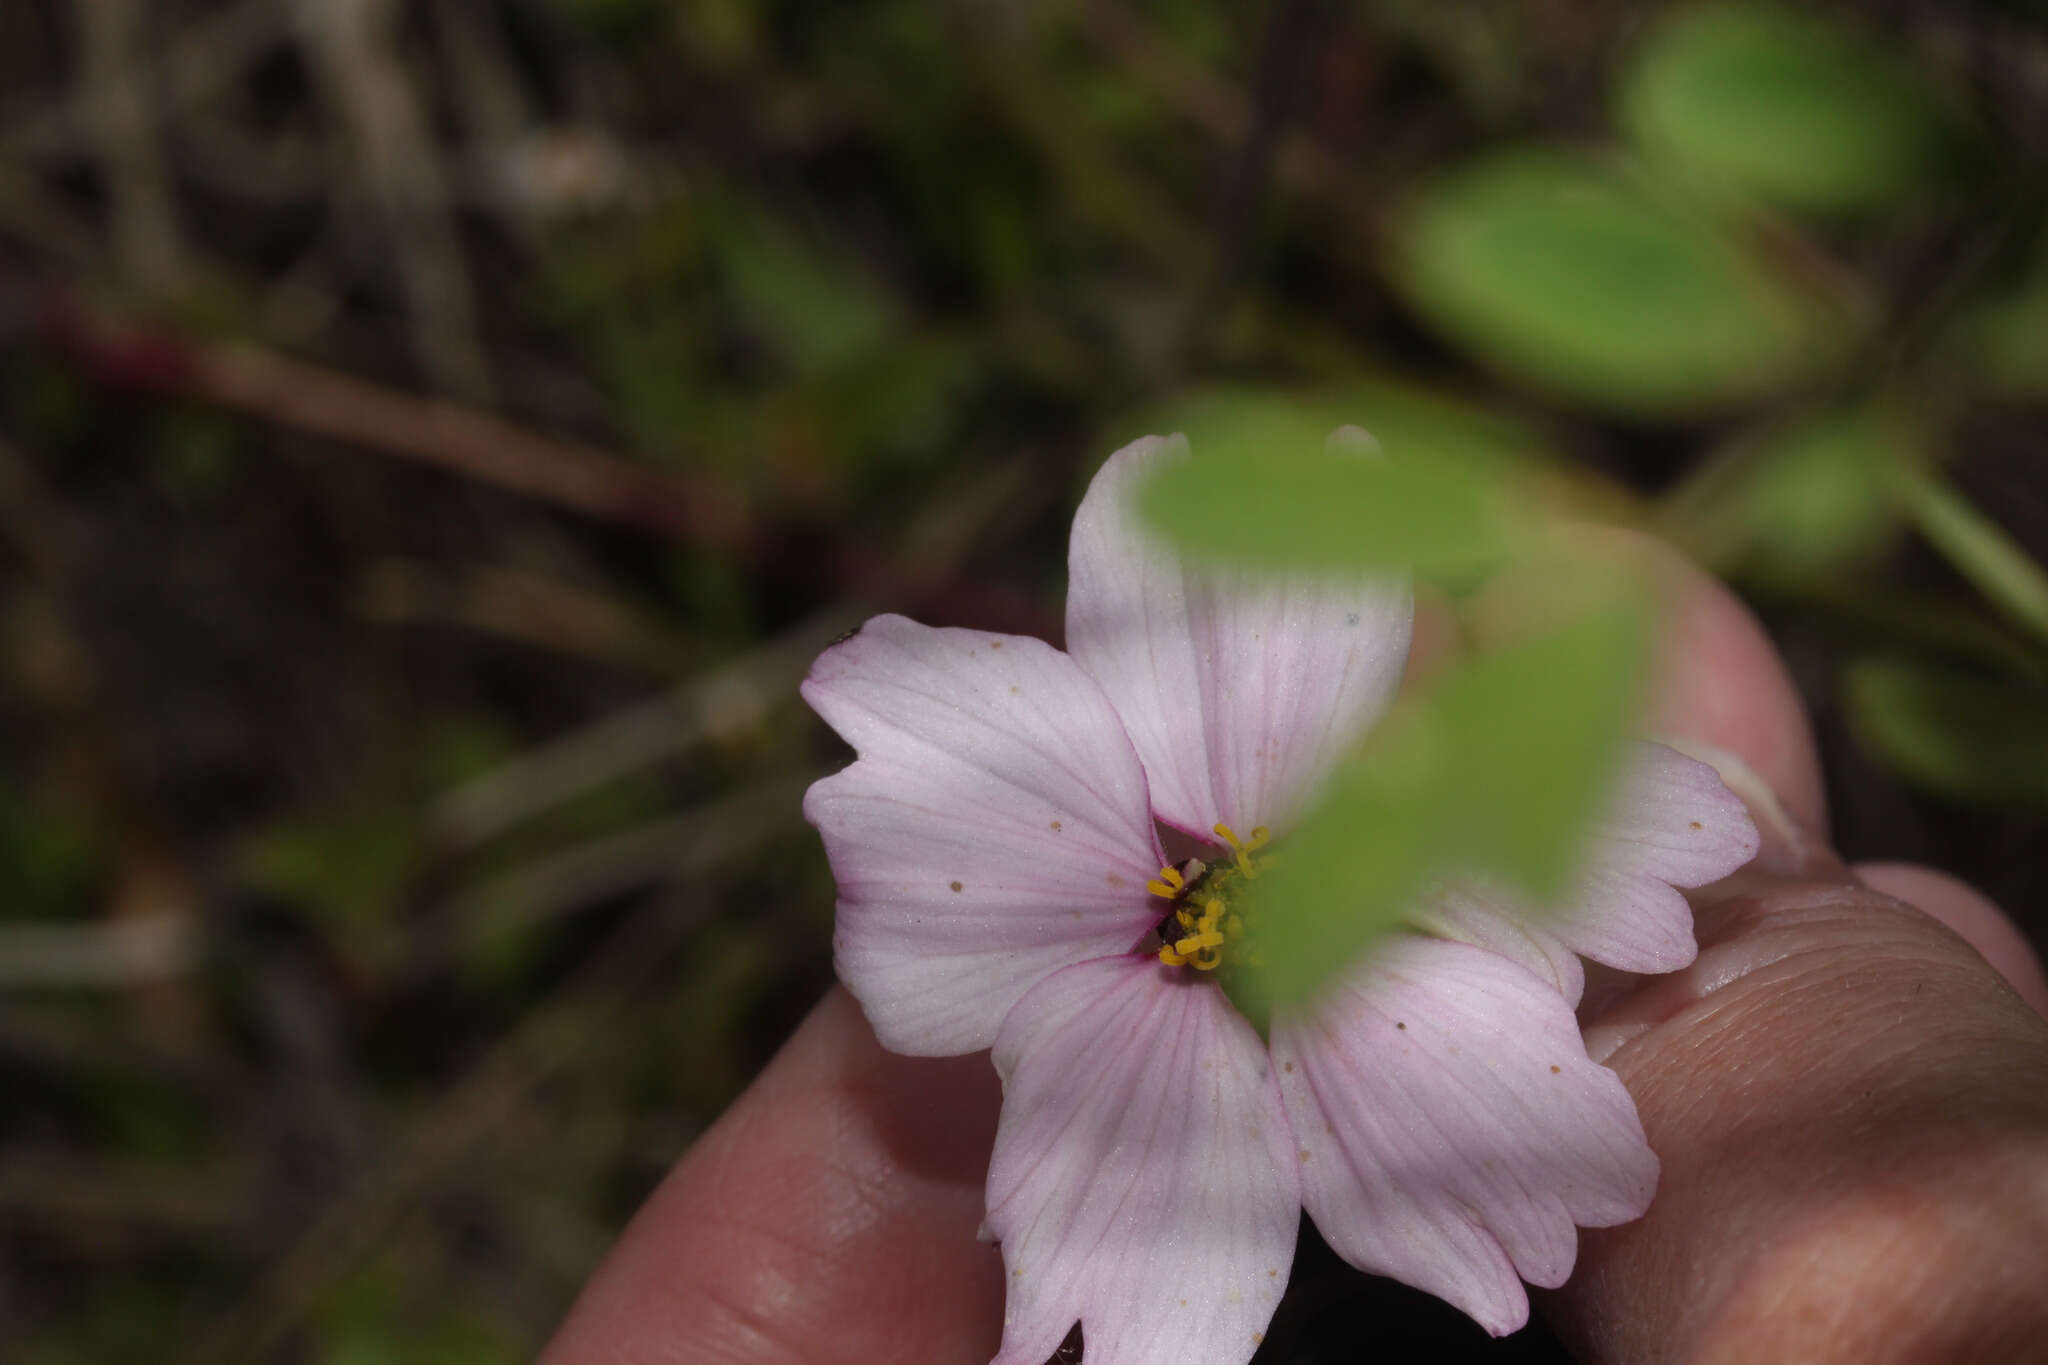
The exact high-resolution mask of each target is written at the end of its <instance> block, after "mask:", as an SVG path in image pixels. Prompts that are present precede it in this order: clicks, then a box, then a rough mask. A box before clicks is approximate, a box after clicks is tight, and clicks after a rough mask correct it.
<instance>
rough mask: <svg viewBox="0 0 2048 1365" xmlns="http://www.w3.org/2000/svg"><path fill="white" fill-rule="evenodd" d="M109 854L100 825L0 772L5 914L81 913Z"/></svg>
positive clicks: (0, 901) (0, 913) (0, 894)
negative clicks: (85, 819)
mask: <svg viewBox="0 0 2048 1365" xmlns="http://www.w3.org/2000/svg"><path fill="white" fill-rule="evenodd" d="M110 856H111V850H110V849H109V848H108V847H107V844H106V841H105V837H104V835H103V834H102V833H101V831H99V830H98V829H95V828H94V827H93V826H91V825H90V824H88V823H87V822H86V821H84V820H82V819H80V818H79V816H78V813H77V812H75V811H73V810H72V809H71V808H70V807H69V806H68V805H67V804H65V803H64V802H62V801H54V800H50V799H48V798H47V797H40V796H39V794H38V793H35V792H31V791H24V790H21V789H19V788H17V787H16V786H15V785H14V784H13V783H12V782H10V781H8V780H7V779H6V778H5V777H4V776H0V920H11V919H55V918H60V917H69V916H73V915H78V914H82V913H83V912H85V911H86V910H87V909H89V908H90V905H89V901H90V895H91V892H92V889H93V887H94V886H95V885H96V884H98V882H99V881H100V880H101V879H102V878H103V877H104V876H105V875H106V874H107V870H108V864H109V861H110Z"/></svg>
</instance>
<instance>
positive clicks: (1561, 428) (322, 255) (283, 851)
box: [0, 0, 2048, 1365]
mask: <svg viewBox="0 0 2048 1365" xmlns="http://www.w3.org/2000/svg"><path fill="white" fill-rule="evenodd" d="M0 92H4V94H0V632H4V640H5V649H4V655H0V659H4V664H5V671H4V674H0V744H4V746H5V747H4V754H5V761H4V764H0V1087H4V1092H0V1093H4V1095H5V1099H4V1105H0V1357H4V1358H5V1359H6V1360H8V1361H21V1362H32V1363H33V1365H70V1363H72V1362H87V1361H93V1362H97V1361H118V1360H131V1359H138V1358H144V1357H145V1356H146V1357H147V1358H149V1359H152V1360H171V1361H188V1362H193V1363H194V1365H204V1363H205V1362H228V1361H294V1362H296V1361H307V1362H320V1363H321V1365H345V1363H350V1365H352V1363H353V1362H368V1361H380V1362H382V1361H479V1362H492V1361H516V1360H521V1359H525V1358H527V1357H529V1356H530V1355H531V1354H532V1352H533V1351H534V1350H535V1349H536V1347H537V1345H538V1343H539V1342H541V1341H542V1340H544V1338H545V1336H546V1334H547V1333H548V1332H549V1330H550V1329H551V1327H552V1326H553V1324H554V1323H555V1322H556V1321H557V1320H558V1318H559V1316H560V1314H561V1313H562V1311H563V1310H564V1308H565V1307H566V1306H567V1304H568V1302H569V1300H570V1298H571V1297H572V1296H573V1294H574V1293H575V1291H576V1289H577V1287H578V1285H579V1284H580V1282H581V1280H582V1278H583V1277H584V1276H585V1275H586V1274H587V1273H588V1272H589V1270H590V1268H591V1267H592V1266H593V1265H594V1263H595V1261H596V1259H597V1258H598V1257H599V1256H600V1255H601V1254H602V1252H603V1251H604V1249H605V1247H606V1246H607V1245H608V1243H609V1241H610V1240H611V1238H612V1237H613V1236H614V1235H615V1234H616V1232H617V1230H618V1229H619V1228H620V1227H621V1226H622V1224H623V1221H624V1219H625V1218H626V1217H627V1216H628V1214H629V1213H630V1211H631V1210H632V1208H633V1207H634V1206H635V1205H636V1204H637V1202H638V1201H639V1200H640V1199H641V1198H642V1197H643V1196H644V1195H645V1193H646V1192H647V1190H648V1189H649V1188H650V1187H651V1185H652V1183H653V1182H654V1181H655V1180H656V1179H657V1178H658V1177H659V1176H660V1174H661V1173H662V1171H663V1170H664V1169H665V1168H666V1167H667V1166H668V1164H669V1163H670V1162H671V1161H673V1159H674V1158H675V1157H676V1155H677V1154H678V1153H679V1152H680V1151H682V1150H683V1148H685V1147H686V1146H687V1145H688V1143H689V1142H690V1141H691V1139H692V1137H693V1136H694V1135H695V1134H696V1133H698V1132H699V1131H701V1130H702V1128H703V1127H704V1126H705V1125H706V1124H707V1123H708V1122H710V1121H711V1120H712V1119H713V1118H714V1117H715V1116H716V1115H717V1113H718V1112H719V1110H720V1108H721V1107H722V1106H723V1105H724V1103H725V1102H726V1101H727V1100H729V1099H730V1098H731V1096H732V1095H733V1094H734V1093H735V1092H736V1091H737V1089H738V1088H739V1087H740V1086H741V1085H742V1084H744V1082H745V1081H746V1079H747V1078H748V1076H749V1075H750V1074H752V1072H753V1071H754V1070H756V1069H757V1068H758V1067H759V1065H760V1064H761V1063H762V1062H763V1061H764V1060H765V1058H766V1057H767V1056H768V1055H769V1053H770V1052H772V1050H773V1048H774V1047H775V1045H776V1043H777V1042H778V1041H779V1039H780V1038H781V1037H782V1036H783V1035H784V1033H785V1032H786V1031H787V1030H788V1029H789V1028H790V1027H791V1026H792V1025H793V1023H794V1021H795V1020H796V1019H797V1018H799V1017H800V1016H801V1014H802V1013H803V1011H804V1010H805V1009H806V1008H807V1007H808V1006H809V1004H810V1003H811V1001H812V1000H813V999H814V998H815V997H816V995H817V993H818V992H819V991H820V990H821V989H822V988H823V987H824V985H825V984H826V983H827V981H828V980H829V977H830V962H829V947H828V936H829V924H830V916H831V901H832V891H831V883H830V879H829V877H828V875H827V873H826V870H825V866H824V861H823V858H822V856H821V855H820V853H819V850H818V848H817V845H816V841H815V839H814V837H813V836H812V835H811V833H810V832H809V831H808V830H807V829H806V828H805V827H804V826H803V824H802V822H801V819H800V817H799V814H798V806H797V802H798V796H799V793H800V792H801V790H802V788H803V786H804V784H805V783H806V782H807V781H808V780H810V779H811V778H813V777H815V776H817V775H819V774H820V773H822V772H824V771H828V770H829V769H830V768H832V767H834V766H836V765H837V763H838V762H839V761H840V760H841V751H839V750H838V749H837V748H836V747H835V745H834V743H833V742H832V741H831V740H830V739H829V737H828V736H827V735H826V734H825V733H824V731H823V729H822V727H821V726H820V725H818V724H817V723H816V722H815V721H814V720H813V719H812V718H811V717H810V716H809V714H808V713H807V712H806V711H804V710H803V709H802V707H801V706H800V705H799V704H798V703H797V701H796V698H795V692H794V684H795V682H796V680H797V679H798V678H799V677H800V676H801V673H802V670H803V669H804V667H805V666H806V665H807V664H808V662H809V659H810V657H811V656H812V655H813V654H814V653H815V652H816V650H817V649H818V648H819V647H820V646H821V645H822V644H823V643H824V642H826V641H828V640H830V639H831V638H832V637H833V636H834V635H835V634H837V633H838V632H839V631H841V630H842V629H844V628H845V627H847V626H849V625H851V624H853V623H854V622H856V621H858V620H859V619H861V618H862V617H863V616H864V615H866V614H868V613H870V612H872V611H874V610H878V609H891V610H899V611H904V612H907V613H910V614H912V615H916V616H918V617H920V618H922V619H925V620H928V621H933V622H938V623H948V624H972V625H977V626H981V627H986V628H993V629H1006V630H1022V631H1029V632H1032V633H1037V634H1045V635H1050V636H1055V637H1056V635H1057V631H1058V621H1059V603H1060V599H1061V594H1062V588H1063V576H1064V548H1065V532H1066V519H1067V517H1068V515H1069V513H1070V510H1071V507H1072V504H1073V501H1074V498H1075V497H1076V496H1077V494H1078V491H1079V489H1080V487H1081V485H1082V483H1083V481H1084V480H1085V478H1086V477H1087V475H1088V473H1090V472H1091V471H1092V470H1093V468H1094V466H1095V464H1096V463H1097V462H1098V461H1099V460H1100V459H1101V457H1102V456H1103V455H1104V454H1106V453H1107V451H1108V450H1109V449H1110V448H1111V447H1112V445H1113V444H1114V443H1115V442H1117V441H1119V440H1121V439H1122V438H1123V437H1125V436H1127V435H1129V434H1132V426H1131V422H1132V420H1133V419H1132V418H1131V416H1130V414H1131V413H1133V412H1134V411H1142V410H1143V409H1144V407H1145V406H1146V405H1148V404H1153V403H1157V402H1159V401H1161V400H1163V399H1167V398H1170V397H1172V396H1174V395H1177V394H1182V393H1185V392H1187V391H1189V390H1190V389H1192V388H1195V387H1197V386H1202V385H1207V384H1214V383H1217V382H1228V383H1231V384H1235V385H1240V386H1243V385H1251V386H1264V387H1265V388H1268V389H1270V388H1273V387H1274V386H1288V385H1308V386H1314V387H1316V388H1317V389H1318V390H1319V391H1329V390H1332V389H1340V390H1341V391H1343V392H1344V393H1345V394H1347V395H1350V396H1351V398H1352V399H1353V400H1354V402H1355V408H1356V411H1355V415H1354V416H1353V417H1352V418H1351V420H1355V421H1358V422H1361V423H1363V424H1365V425H1367V426H1370V427H1373V428H1374V429H1375V430H1376V431H1379V432H1380V433H1381V435H1382V438H1383V439H1386V440H1387V441H1388V442H1389V445H1390V446H1391V447H1394V448H1397V449H1399V450H1400V451H1401V452H1403V453H1404V454H1406V455H1409V456H1411V457H1415V458H1424V459H1426V458H1428V457H1429V456H1430V455H1431V454H1432V453H1435V452H1438V451H1443V452H1451V451H1460V452H1470V451H1472V450H1482V451H1487V452H1497V453H1500V454H1503V455H1506V456H1509V457H1512V458H1514V459H1515V460H1517V461H1518V462H1520V467H1525V468H1528V469H1533V470H1535V471H1537V473H1538V475H1539V477H1538V478H1536V479H1535V480H1533V481H1532V482H1531V484H1530V487H1531V489H1532V492H1531V494H1530V496H1532V497H1541V498H1543V499H1546V500H1548V501H1549V502H1551V503H1553V504H1554V505H1555V507H1556V508H1557V509H1558V510H1560V511H1563V512H1565V513H1566V514H1569V515H1577V516H1596V517H1605V518H1611V519H1616V520H1622V521H1627V522H1631V523H1635V524H1639V525H1645V526H1648V527H1651V528H1653V529H1656V530H1658V531H1659V532H1660V533H1662V534H1664V535H1667V536H1669V537H1671V538H1672V539H1673V540H1675V541H1676V542H1678V543H1679V544H1681V545H1682V546H1684V547H1685V548H1686V549H1688V550H1689V551H1690V552H1691V553H1693V554H1695V555H1697V556H1699V557H1700V558H1701V559H1703V560H1704V561H1705V562H1706V563H1708V564H1710V565H1711V566H1713V567H1714V568H1716V569H1717V570H1719V571H1720V572H1722V573H1724V574H1726V575H1728V576H1729V577H1730V578H1731V579H1732V580H1733V581H1734V582H1735V583H1736V584H1737V585H1738V586H1739V587H1740V588H1741V589H1742V590H1743V591H1744V592H1745V593H1746V595H1747V596H1748V597H1749V599H1750V600H1751V601H1752V602H1753V603H1754V604H1755V605H1756V607H1757V608H1758V610H1759V611H1760V612H1761V613H1762V614H1763V615H1764V617H1765V619H1766V620H1767V622H1768V623H1769V624H1770V626H1771V627H1772V629H1773V631H1774V633H1775V635H1776V637H1777V639H1778V640H1779V642H1780V643H1781V645H1782V646H1783V648H1784V649H1785V651H1786V652H1787V654H1788V656H1789V657H1790V659H1791V660H1792V663H1793V665H1794V668H1795V671H1796V673H1797V675H1798V678H1799V681H1800V684H1801V686H1802V688H1803V689H1804V693H1805V696H1806V698H1807V700H1808V702H1809V704H1810V706H1811V708H1812V713H1813V716H1814V719H1815V722H1816V725H1817V727H1818V731H1819V734H1820V738H1821V742H1822V746H1823V750H1824V753H1825V756H1826V760H1827V764H1828V776H1829V783H1830V796H1831V798H1832V800H1833V803H1834V810H1835V818H1836V821H1837V828H1836V836H1837V839H1838V841H1839V843H1840V844H1841V846H1842V847H1843V849H1844V851H1845V852H1846V853H1848V854H1849V855H1851V856H1857V857H1867V856H1888V857H1910V858H1919V859H1925V860H1928V861H1931V862H1934V863H1938V864H1941V865H1943V866H1946V867H1949V868H1952V869H1954V870H1955V871H1957V872H1959V873H1961V874H1963V875H1965V876H1967V877H1969V878H1971V879H1973V880H1974V881H1976V882H1977V883H1978V884H1979V885H1980V886H1982V887H1984V888H1985V889H1986V890H1988V891H1989V892H1990V893H1991V894H1993V895H1994V896H1996V897H1998V898H1999V899H2000V900H2002V901H2003V902H2004V903H2005V904H2006V905H2008V906H2010V907H2012V908H2013V909H2014V910H2015V911H2016V912H2018V913H2019V914H2021V915H2022V916H2023V917H2027V918H2028V920H2029V924H2030V926H2031V928H2032V930H2033V931H2034V932H2035V933H2036V936H2037V940H2038V938H2039V933H2040V930H2041V928H2042V924H2043V920H2042V913H2043V909H2044V907H2048V895H2044V882H2048V877H2044V859H2043V856H2042V849H2043V848H2044V847H2048V837H2044V836H2048V576H2044V574H2043V572H2042V570H2041V568H2040V565H2041V563H2042V560H2043V557H2044V555H2048V472H2044V456H2043V451H2042V436H2043V431H2044V427H2043V416H2044V408H2048V11H2044V9H2043V7H2042V6H2041V5H2039V4H2037V3H2033V2H2032V0H2007V3H1977V4H1972V3H1964V2H1963V0H1883V2H1881V3H1880V2H1878V0H1872V2H1871V3H1865V4H1861V5H1853V6H1852V5H1846V4H1843V5H1811V6H1799V7H1792V8H1766V7H1760V6H1755V5H1729V4H1719V5H1712V6H1701V5H1682V6H1666V5H1662V4H1637V3H1621V2H1620V0H1475V2H1474V3H1470V4H1461V5H1441V4H1436V3H1429V2H1428V0H1348V2H1345V0H1274V2H1273V3H1266V4H1259V5H1229V4H1224V3H1220V0H1211V2H1206V3H1195V2H1194V0H1057V2H1055V0H1047V2H1046V3H1034V4H1014V3H1001V2H1000V0H940V2H934V0H864V2H863V3H860V4H846V3H842V2H841V0H433V2H432V3H420V4H399V3H388V2H387V0H290V3H285V2H284V0H73V2H72V3H65V0H9V3H7V4H6V5H4V6H0ZM1315 1255H1316V1253H1315V1252H1314V1251H1313V1249H1311V1251H1310V1252H1309V1253H1308V1256H1309V1260H1310V1262H1311V1264H1309V1265H1307V1266H1305V1267H1304V1272H1303V1273H1302V1274H1300V1275H1298V1277H1297V1292H1296V1295H1295V1296H1294V1298H1293V1299H1292V1300H1291V1305H1292V1306H1291V1307H1290V1308H1288V1309H1285V1310H1283V1313H1282V1319H1281V1321H1280V1322H1279V1323H1278V1324H1276V1331H1275V1334H1274V1337H1275V1339H1274V1342H1273V1343H1272V1345H1271V1349H1270V1350H1269V1351H1268V1352H1267V1353H1265V1354H1266V1356H1269V1357H1270V1358H1272V1359H1274V1360H1279V1359H1291V1360H1315V1359H1326V1358H1328V1359H1335V1358H1346V1359H1348V1358H1351V1351H1350V1348H1347V1347H1344V1346H1343V1345H1342V1341H1343V1340H1344V1338H1342V1337H1341V1335H1337V1336H1333V1335H1331V1333H1332V1331H1334V1330H1335V1329H1327V1328H1326V1327H1325V1326H1323V1325H1322V1318H1321V1317H1319V1316H1318V1313H1319V1311H1320V1309H1323V1308H1328V1307H1329V1306H1330V1305H1332V1304H1347V1305H1348V1304H1355V1303H1356V1301H1357V1296H1358V1295H1360V1294H1363V1293H1381V1292H1383V1291H1381V1290H1376V1289H1375V1290H1368V1289H1365V1288H1361V1287H1360V1285H1359V1284H1358V1283H1357V1282H1356V1281H1354V1280H1350V1279H1345V1278H1343V1277H1342V1276H1339V1275H1338V1274H1337V1273H1336V1271H1335V1270H1334V1269H1333V1268H1332V1267H1330V1266H1329V1265H1328V1263H1327V1258H1325V1259H1324V1260H1323V1261H1320V1262H1317V1261H1315V1259H1314V1258H1315ZM1414 1314H1419V1315H1420V1316H1421V1317H1424V1318H1428V1317H1429V1312H1428V1310H1426V1309H1423V1308H1415V1309H1414ZM1322 1316H1323V1317H1344V1318H1346V1319H1347V1320H1348V1321H1351V1322H1354V1323H1355V1321H1356V1317H1355V1315H1354V1314H1350V1313H1348V1312H1347V1313H1343V1314H1337V1313H1334V1312H1333V1313H1324V1314H1323V1315H1322ZM1429 1320H1430V1321H1431V1322H1435V1323H1437V1324H1438V1325H1439V1326H1440V1327H1442V1329H1443V1330H1445V1331H1448V1332H1451V1333H1452V1334H1453V1335H1455V1334H1456V1333H1458V1332H1459V1331H1460V1330H1462V1329H1459V1328H1458V1327H1457V1326H1456V1324H1455V1323H1450V1324H1448V1325H1446V1324H1445V1323H1444V1322H1443V1320H1442V1319H1441V1318H1430V1319H1429ZM1390 1324H1391V1325H1390ZM1345 1330H1348V1331H1356V1330H1357V1329H1356V1327H1355V1326H1354V1327H1350V1328H1346V1329H1345ZM1371 1330H1372V1333H1373V1337H1372V1339H1373V1340H1374V1341H1375V1342H1377V1343H1378V1344H1379V1345H1380V1347H1381V1348H1382V1349H1383V1350H1392V1349H1396V1348H1398V1347H1399V1345H1400V1344H1401V1342H1403V1341H1405V1340H1407V1338H1405V1337H1403V1336H1402V1335H1401V1333H1402V1332H1404V1331H1406V1330H1407V1329H1406V1328H1405V1327H1402V1326H1400V1325H1399V1323H1398V1322H1397V1321H1396V1320H1395V1319H1390V1318H1386V1317H1376V1318H1375V1319H1373V1321H1372V1323H1371ZM1417 1330H1422V1329H1419V1328H1418V1329H1417ZM1431 1330H1436V1329H1435V1328H1432V1329H1431ZM1474 1335H1476V1333H1475V1334H1474ZM1460 1339H1461V1340H1462V1339H1464V1338H1460ZM1473 1349H1474V1351H1475V1353H1476V1354H1475V1357H1474V1358H1482V1357H1483V1358H1508V1357H1507V1355H1506V1354H1505V1353H1507V1352H1521V1353H1522V1355H1521V1357H1520V1358H1550V1357H1548V1356H1544V1355H1542V1352H1544V1351H1545V1350H1547V1349H1550V1348H1547V1347H1545V1346H1544V1345H1543V1344H1542V1343H1541V1342H1540V1340H1536V1339H1535V1337H1534V1336H1533V1335H1532V1336H1531V1337H1525V1338H1524V1339H1522V1340H1521V1341H1520V1342H1519V1343H1508V1344H1507V1345H1505V1346H1503V1347H1501V1348H1493V1347H1484V1348H1481V1347H1479V1346H1474V1348H1473Z"/></svg>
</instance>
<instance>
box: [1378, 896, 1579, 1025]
mask: <svg viewBox="0 0 2048 1365" xmlns="http://www.w3.org/2000/svg"><path fill="white" fill-rule="evenodd" d="M1413 920H1414V927H1415V928H1417V929H1420V930H1422V931H1423V932H1425V933H1430V934H1435V935H1436V936H1437V937H1439V938H1450V939H1456V940H1458V941H1459V942H1461V943H1469V944H1471V945H1472V946H1473V947H1475V948H1484V949H1486V950H1487V951H1488V952H1490V953H1498V954H1500V955H1501V956H1502V957H1505V958H1509V959H1511V960H1512V961H1515V962H1519V963H1520V964H1521V965H1522V966H1524V967H1526V968H1528V969H1529V970H1530V971H1532V972H1534V973H1535V974H1536V975H1537V976H1539V977H1541V978H1543V980H1545V981H1547V982H1549V983H1550V984H1551V985H1552V986H1553V987H1555V988H1556V990H1557V993H1558V995H1559V996H1560V997H1561V998H1562V999H1563V1000H1564V1002H1565V1003H1566V1004H1567V1005H1573V1006H1576V1005H1577V1004H1578V1003H1579V997H1580V996H1581V995H1583V994H1584V993H1585V990H1586V965H1585V964H1584V963H1583V962H1581V961H1579V955H1578V954H1577V953H1575V952H1573V951H1572V950H1571V949H1570V948H1568V947H1566V946H1565V944H1564V942H1563V941H1562V940H1560V939H1559V938H1558V937H1557V936H1556V935H1555V934H1552V933H1549V932H1547V931H1546V926H1544V925H1541V924H1539V923H1537V922H1536V921H1535V920H1534V919H1533V918H1531V917H1530V916H1529V915H1527V914H1525V913H1522V912H1520V911H1518V910H1516V909H1515V908H1514V899H1513V898H1512V897H1511V896H1509V895H1508V894H1507V893H1506V892H1505V891H1504V890H1503V889H1501V888H1499V887H1496V886H1494V885H1492V884H1491V883H1488V882H1485V881H1481V880H1479V879H1476V878H1465V879H1461V880H1458V881H1455V882H1449V883H1446V884H1444V885H1442V886H1439V887H1438V888H1436V889H1435V890H1434V891H1432V892H1431V893H1430V894H1428V895H1426V896H1424V897H1423V898H1422V900H1421V902H1420V908H1418V909H1417V910H1416V912H1415V914H1414V916H1413Z"/></svg>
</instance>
